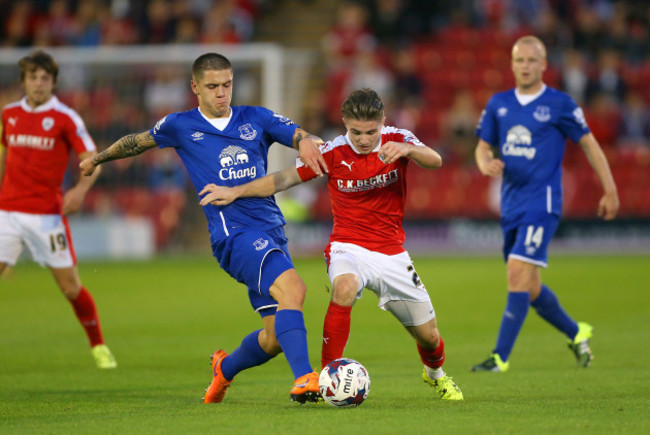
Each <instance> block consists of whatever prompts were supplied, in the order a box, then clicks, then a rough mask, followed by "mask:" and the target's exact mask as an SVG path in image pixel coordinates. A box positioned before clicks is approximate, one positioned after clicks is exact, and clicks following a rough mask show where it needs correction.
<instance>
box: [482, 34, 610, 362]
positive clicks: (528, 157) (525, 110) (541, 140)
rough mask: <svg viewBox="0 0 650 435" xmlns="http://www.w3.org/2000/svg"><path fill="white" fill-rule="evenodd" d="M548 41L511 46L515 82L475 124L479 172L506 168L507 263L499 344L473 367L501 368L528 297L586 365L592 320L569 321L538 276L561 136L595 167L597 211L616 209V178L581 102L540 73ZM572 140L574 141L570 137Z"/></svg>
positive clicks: (556, 190)
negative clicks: (600, 192) (598, 193)
mask: <svg viewBox="0 0 650 435" xmlns="http://www.w3.org/2000/svg"><path fill="white" fill-rule="evenodd" d="M545 69H546V48H545V46H544V44H543V43H542V41H541V40H540V39H539V38H537V37H535V36H524V37H521V38H519V39H518V40H517V41H516V42H515V44H514V46H513V48H512V71H513V73H514V76H515V83H516V88H515V89H512V90H509V91H506V92H501V93H498V94H496V95H494V96H493V97H492V98H491V99H490V101H488V103H487V106H486V108H485V110H484V111H483V113H482V115H481V120H480V121H479V124H478V127H477V136H478V137H479V141H478V145H477V147H476V153H475V155H476V163H477V164H478V167H479V170H480V171H481V173H482V174H484V175H486V176H489V177H499V176H503V184H502V188H501V227H502V229H503V235H504V245H503V254H504V258H505V260H506V263H507V281H508V299H507V302H506V308H505V310H504V313H503V318H502V320H501V327H500V329H499V335H498V337H497V343H496V347H495V348H494V350H493V351H492V354H491V355H490V357H489V358H488V359H487V360H485V361H483V362H482V363H480V364H477V365H475V366H474V367H472V370H473V371H490V372H505V371H506V370H508V366H509V357H510V353H511V351H512V348H513V346H514V344H515V341H516V339H517V335H518V334H519V331H520V329H521V327H522V325H523V323H524V320H525V319H526V315H527V314H528V307H529V305H530V306H532V307H533V308H534V309H535V311H537V314H539V315H540V316H541V317H542V318H543V319H544V320H546V321H547V322H549V323H550V324H551V325H553V326H554V327H556V328H557V329H558V330H560V331H561V332H562V333H564V334H565V335H566V336H567V338H568V340H569V348H570V349H571V350H572V351H573V353H574V354H575V356H576V358H577V360H578V365H579V366H582V367H588V366H589V364H590V362H591V360H592V358H593V356H592V353H591V349H590V347H589V339H590V338H591V335H592V326H591V325H589V324H587V323H583V322H578V323H576V321H574V320H573V319H572V318H571V317H570V316H569V315H568V314H567V313H566V312H565V311H564V309H563V308H562V306H561V305H560V303H559V301H558V298H557V296H556V295H555V293H554V292H553V291H552V290H551V289H550V288H549V287H548V286H546V285H544V284H542V281H541V275H540V268H542V267H544V268H545V267H547V250H548V244H549V242H550V241H551V238H552V237H553V234H554V233H555V230H556V228H557V226H558V222H559V220H560V214H561V211H562V159H563V155H564V146H565V143H566V139H567V138H569V139H571V140H572V141H573V142H576V143H578V144H580V146H581V147H582V149H583V150H584V152H585V154H586V155H587V159H588V160H589V163H590V164H591V166H592V167H593V169H594V170H595V172H596V174H597V175H598V177H599V179H600V182H601V184H602V187H603V191H604V194H603V196H602V198H601V200H600V203H599V205H598V215H599V216H602V217H603V218H604V219H605V220H610V219H614V218H615V217H616V214H617V213H618V208H619V199H618V194H617V191H616V184H615V183H614V178H613V177H612V173H611V171H610V168H609V164H608V163H607V159H606V158H605V155H604V154H603V151H602V149H601V148H600V145H599V144H598V142H597V141H596V139H595V138H594V136H593V134H592V133H591V132H590V130H589V127H588V126H587V123H586V121H585V118H584V115H583V113H582V110H581V109H580V107H578V105H577V104H576V103H575V101H574V100H573V99H572V98H571V97H569V96H568V95H567V94H565V93H563V92H560V91H558V90H556V89H553V88H550V87H548V86H547V85H546V84H544V82H543V80H542V74H543V72H544V70H545ZM570 146H571V145H570Z"/></svg>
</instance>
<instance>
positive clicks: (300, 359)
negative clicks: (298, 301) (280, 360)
mask: <svg viewBox="0 0 650 435" xmlns="http://www.w3.org/2000/svg"><path fill="white" fill-rule="evenodd" d="M275 336H276V337H277V338H278V341H279V342H280V346H281V347H282V351H283V352H284V356H285V357H286V358H287V362H288V363H289V367H291V371H292V372H293V376H294V377H295V378H296V379H298V378H299V377H301V376H303V375H306V374H307V373H311V372H313V371H314V369H312V367H311V365H310V364H309V352H308V351H307V330H306V329H305V319H304V318H303V316H302V311H298V310H279V311H278V312H276V313H275Z"/></svg>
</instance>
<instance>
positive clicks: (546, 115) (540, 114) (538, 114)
mask: <svg viewBox="0 0 650 435" xmlns="http://www.w3.org/2000/svg"><path fill="white" fill-rule="evenodd" d="M533 118H535V119H536V120H538V121H539V122H548V121H549V120H550V119H551V108H550V107H548V106H537V107H536V108H535V112H533Z"/></svg>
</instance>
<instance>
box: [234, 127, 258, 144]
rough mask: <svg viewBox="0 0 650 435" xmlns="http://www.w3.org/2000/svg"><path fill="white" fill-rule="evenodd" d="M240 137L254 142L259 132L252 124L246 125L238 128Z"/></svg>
mask: <svg viewBox="0 0 650 435" xmlns="http://www.w3.org/2000/svg"><path fill="white" fill-rule="evenodd" d="M238 130H239V137H241V138H242V139H244V140H253V139H255V138H256V137H257V130H255V129H254V128H253V126H252V125H250V124H244V125H242V126H241V127H239V128H238Z"/></svg>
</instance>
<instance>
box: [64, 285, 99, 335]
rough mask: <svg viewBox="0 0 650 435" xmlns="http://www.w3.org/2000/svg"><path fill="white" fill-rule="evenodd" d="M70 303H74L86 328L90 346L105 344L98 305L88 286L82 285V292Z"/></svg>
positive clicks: (76, 311) (73, 306) (75, 310)
mask: <svg viewBox="0 0 650 435" xmlns="http://www.w3.org/2000/svg"><path fill="white" fill-rule="evenodd" d="M70 303H71V304H72V308H73V309H74V312H75V314H76V315H77V319H79V322H80V323H81V326H83V327H84V329H85V330H86V335H87V336H88V341H89V342H90V346H91V347H93V346H97V345H98V344H104V337H103V336H102V330H101V328H100V327H99V317H98V316H97V307H95V301H94V300H93V297H92V296H91V295H90V293H89V292H88V291H87V290H86V288H85V287H81V292H79V295H78V296H77V298H76V299H75V300H73V301H70Z"/></svg>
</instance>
